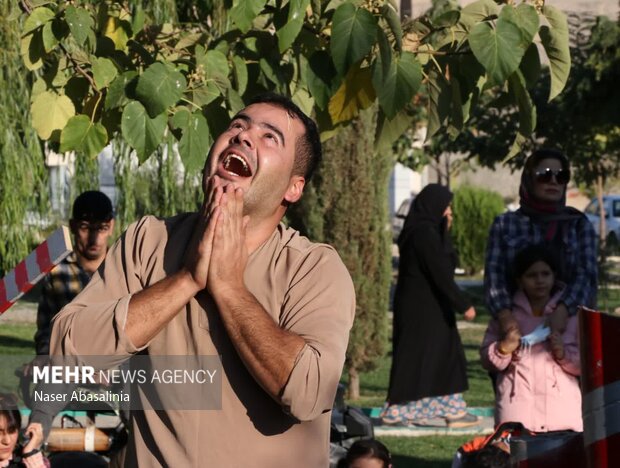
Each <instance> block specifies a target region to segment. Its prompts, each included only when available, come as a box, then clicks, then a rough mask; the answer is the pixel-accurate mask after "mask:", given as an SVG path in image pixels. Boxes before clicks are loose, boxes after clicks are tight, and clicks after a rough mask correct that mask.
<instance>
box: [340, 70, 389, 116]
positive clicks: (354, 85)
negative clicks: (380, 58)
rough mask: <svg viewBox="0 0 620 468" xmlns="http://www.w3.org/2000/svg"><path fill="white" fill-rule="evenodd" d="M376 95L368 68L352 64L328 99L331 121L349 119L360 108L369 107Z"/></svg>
mask: <svg viewBox="0 0 620 468" xmlns="http://www.w3.org/2000/svg"><path fill="white" fill-rule="evenodd" d="M376 97H377V96H376V94H375V88H374V87H373V86H372V74H371V71H370V68H368V67H366V68H361V69H360V67H359V66H354V67H353V68H351V70H349V72H348V73H347V75H346V77H345V79H344V80H343V82H342V84H341V85H340V88H338V91H336V94H334V95H333V96H332V98H331V99H330V101H329V115H330V116H331V119H332V122H333V123H334V124H338V123H340V122H346V121H347V120H351V119H352V118H353V117H355V116H356V115H357V114H358V113H359V111H360V110H362V109H366V108H368V107H370V106H371V105H372V103H373V102H374V101H375V99H376Z"/></svg>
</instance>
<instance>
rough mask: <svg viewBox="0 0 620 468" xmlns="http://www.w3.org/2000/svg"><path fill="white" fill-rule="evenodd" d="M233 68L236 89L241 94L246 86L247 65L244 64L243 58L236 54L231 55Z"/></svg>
mask: <svg viewBox="0 0 620 468" xmlns="http://www.w3.org/2000/svg"><path fill="white" fill-rule="evenodd" d="M233 70H234V72H235V81H236V82H237V91H238V92H239V94H241V95H243V93H245V89H246V87H247V86H248V67H247V65H246V64H245V60H243V58H241V57H239V56H238V55H235V56H234V57H233Z"/></svg>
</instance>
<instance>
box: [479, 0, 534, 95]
mask: <svg viewBox="0 0 620 468" xmlns="http://www.w3.org/2000/svg"><path fill="white" fill-rule="evenodd" d="M510 8H512V7H510ZM507 9H508V6H507V7H504V8H503V9H502V12H501V13H500V17H499V19H498V20H497V24H496V27H495V29H494V28H493V27H492V26H491V25H490V24H489V23H488V22H484V23H479V24H477V25H476V26H474V27H473V28H472V30H471V32H470V33H469V45H470V47H471V50H472V52H473V53H474V55H475V56H476V58H477V59H478V61H479V62H480V63H481V64H482V66H483V67H484V68H485V70H486V72H487V74H488V75H489V77H490V78H491V80H492V81H493V82H494V83H495V84H503V83H504V82H505V81H506V79H507V78H508V77H509V76H510V75H511V74H512V73H513V72H514V71H515V70H516V69H517V67H518V66H519V63H521V58H522V57H523V54H524V53H525V49H526V47H524V43H523V34H522V32H521V29H520V28H519V27H518V26H517V25H516V24H515V23H514V22H513V21H512V17H511V16H512V15H511V13H509V12H510V11H511V10H510V9H508V12H507V13H504V10H507Z"/></svg>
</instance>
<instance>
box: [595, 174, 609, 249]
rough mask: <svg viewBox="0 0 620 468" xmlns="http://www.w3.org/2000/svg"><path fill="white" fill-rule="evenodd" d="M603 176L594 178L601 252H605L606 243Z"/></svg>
mask: <svg viewBox="0 0 620 468" xmlns="http://www.w3.org/2000/svg"><path fill="white" fill-rule="evenodd" d="M603 186H604V182H603V176H602V175H598V176H597V177H596V198H597V199H598V209H599V231H598V232H599V243H600V246H601V251H604V250H605V244H606V242H607V236H606V231H607V223H606V220H605V215H606V213H605V204H604V203H603Z"/></svg>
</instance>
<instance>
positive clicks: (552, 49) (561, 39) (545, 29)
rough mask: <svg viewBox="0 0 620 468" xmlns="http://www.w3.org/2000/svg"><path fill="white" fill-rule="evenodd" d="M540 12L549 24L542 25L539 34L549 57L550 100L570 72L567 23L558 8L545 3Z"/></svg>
mask: <svg viewBox="0 0 620 468" xmlns="http://www.w3.org/2000/svg"><path fill="white" fill-rule="evenodd" d="M542 12H543V15H545V18H547V21H548V22H549V26H542V27H541V28H540V32H539V34H540V39H541V41H542V44H543V47H544V48H545V52H547V57H548V58H549V68H550V70H551V91H550V92H549V100H550V101H551V100H552V99H553V98H554V97H556V96H557V95H558V94H560V92H561V91H562V90H563V89H564V86H565V85H566V81H567V80H568V74H569V73H570V63H571V61H570V50H569V46H568V25H567V22H566V16H565V15H564V13H562V12H561V11H560V10H558V9H556V8H554V7H552V6H550V5H545V6H544V7H543V11H542Z"/></svg>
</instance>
